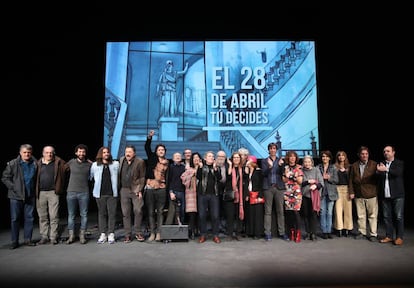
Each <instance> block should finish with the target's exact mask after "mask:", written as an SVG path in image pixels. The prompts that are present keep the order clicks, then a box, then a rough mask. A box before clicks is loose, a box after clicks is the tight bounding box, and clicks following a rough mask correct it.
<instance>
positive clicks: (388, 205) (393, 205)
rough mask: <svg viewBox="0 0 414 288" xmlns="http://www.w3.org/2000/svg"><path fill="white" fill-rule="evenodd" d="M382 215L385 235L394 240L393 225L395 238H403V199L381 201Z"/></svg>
mask: <svg viewBox="0 0 414 288" xmlns="http://www.w3.org/2000/svg"><path fill="white" fill-rule="evenodd" d="M382 214H383V217H384V224H385V233H386V236H387V237H390V238H394V237H393V234H394V223H395V233H396V235H395V236H396V238H401V239H403V238H404V198H396V199H387V198H386V199H383V200H382Z"/></svg>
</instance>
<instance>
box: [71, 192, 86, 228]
mask: <svg viewBox="0 0 414 288" xmlns="http://www.w3.org/2000/svg"><path fill="white" fill-rule="evenodd" d="M66 202H67V205H68V230H74V229H75V218H76V210H77V208H78V206H79V214H80V229H81V230H86V228H87V226H88V207H89V193H88V192H68V193H67V194H66Z"/></svg>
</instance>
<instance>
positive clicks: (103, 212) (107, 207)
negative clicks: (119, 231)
mask: <svg viewBox="0 0 414 288" xmlns="http://www.w3.org/2000/svg"><path fill="white" fill-rule="evenodd" d="M96 205H97V206H98V228H99V232H100V233H108V234H109V233H115V222H116V209H117V206H118V198H117V197H114V196H101V198H96Z"/></svg>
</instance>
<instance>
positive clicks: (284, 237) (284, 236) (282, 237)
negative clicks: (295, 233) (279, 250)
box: [279, 234, 290, 241]
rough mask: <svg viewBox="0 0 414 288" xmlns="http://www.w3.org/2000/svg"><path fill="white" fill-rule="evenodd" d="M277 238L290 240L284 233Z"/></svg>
mask: <svg viewBox="0 0 414 288" xmlns="http://www.w3.org/2000/svg"><path fill="white" fill-rule="evenodd" d="M279 238H280V239H282V240H285V241H290V239H289V236H288V235H286V234H283V235H280V236H279Z"/></svg>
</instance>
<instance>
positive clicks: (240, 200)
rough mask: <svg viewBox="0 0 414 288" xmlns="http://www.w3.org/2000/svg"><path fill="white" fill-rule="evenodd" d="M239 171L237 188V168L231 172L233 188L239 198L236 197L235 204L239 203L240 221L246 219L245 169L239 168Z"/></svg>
mask: <svg viewBox="0 0 414 288" xmlns="http://www.w3.org/2000/svg"><path fill="white" fill-rule="evenodd" d="M237 168H238V170H239V185H238V186H237V175H236V168H234V167H233V170H232V171H231V184H232V187H233V191H234V192H235V195H238V196H239V197H238V198H237V197H234V203H239V219H240V220H243V219H244V209H243V168H242V167H240V166H239V167H237Z"/></svg>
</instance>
